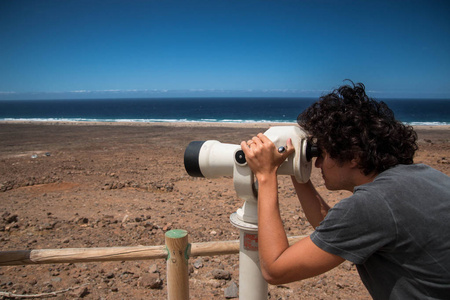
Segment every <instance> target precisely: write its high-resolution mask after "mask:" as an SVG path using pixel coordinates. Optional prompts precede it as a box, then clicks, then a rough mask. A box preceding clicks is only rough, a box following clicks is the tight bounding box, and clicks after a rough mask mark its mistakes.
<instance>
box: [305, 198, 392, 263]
mask: <svg viewBox="0 0 450 300" xmlns="http://www.w3.org/2000/svg"><path fill="white" fill-rule="evenodd" d="M366 194H367V193H364V192H363V191H362V192H361V191H360V193H359V194H354V195H353V196H351V197H349V198H346V199H343V200H341V201H340V202H339V203H337V204H336V205H335V206H334V207H333V208H332V209H330V210H329V211H328V214H327V216H326V217H325V219H324V220H323V221H322V222H321V223H320V225H319V226H318V227H317V228H316V230H315V231H314V232H313V234H312V235H311V240H312V241H313V243H314V244H316V245H317V246H318V247H319V248H321V249H322V250H324V251H326V252H329V253H332V254H335V255H338V256H340V257H342V258H344V259H346V260H349V261H351V262H353V263H355V264H362V263H364V262H365V261H366V259H367V258H368V257H369V256H371V255H372V254H373V253H374V252H375V251H379V250H381V251H383V250H385V251H388V250H389V248H391V247H393V245H394V244H395V242H396V237H397V228H396V225H395V220H394V217H393V214H392V212H391V209H390V208H389V206H388V205H387V203H386V202H385V201H383V200H382V199H377V198H376V197H373V195H372V196H371V197H370V198H369V197H367V195H366Z"/></svg>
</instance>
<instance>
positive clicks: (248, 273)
mask: <svg viewBox="0 0 450 300" xmlns="http://www.w3.org/2000/svg"><path fill="white" fill-rule="evenodd" d="M230 222H231V224H232V225H234V226H235V227H237V228H239V299H248V300H266V299H267V295H268V287H267V282H266V281H265V279H264V278H263V276H262V273H261V269H260V266H259V253H258V225H256V224H252V223H248V222H244V221H242V220H241V219H240V218H239V217H238V214H237V213H233V214H232V215H231V216H230Z"/></svg>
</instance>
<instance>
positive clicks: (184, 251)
mask: <svg viewBox="0 0 450 300" xmlns="http://www.w3.org/2000/svg"><path fill="white" fill-rule="evenodd" d="M166 247H167V252H168V257H167V299H168V300H188V299H189V273H188V272H189V270H188V258H189V255H190V245H189V243H188V233H187V231H186V230H182V229H173V230H170V231H168V232H166Z"/></svg>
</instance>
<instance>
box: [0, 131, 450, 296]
mask: <svg viewBox="0 0 450 300" xmlns="http://www.w3.org/2000/svg"><path fill="white" fill-rule="evenodd" d="M270 125H272V124H247V125H245V126H244V125H238V124H234V125H231V124H194V123H189V124H187V123H179V124H106V123H105V124H95V123H49V122H47V123H32V122H30V123H27V122H4V123H1V124H0V215H1V217H0V247H1V248H0V249H1V250H3V251H5V250H30V249H61V248H91V247H116V246H136V245H146V246H156V245H163V244H164V233H165V232H166V231H167V230H170V229H175V228H178V229H185V230H187V231H188V232H189V240H190V242H191V243H196V242H206V241H224V240H236V239H238V238H239V231H238V230H237V229H236V228H235V227H233V226H232V225H231V224H230V222H229V217H230V214H231V213H233V212H235V211H236V210H237V209H238V208H239V207H241V206H242V204H243V203H242V201H241V200H239V199H237V197H236V195H235V191H234V188H233V183H232V178H231V177H223V178H217V179H205V178H192V177H190V176H189V175H188V174H187V173H186V172H185V169H184V164H183V154H184V150H185V148H186V146H187V145H188V144H189V142H190V141H193V140H210V139H215V140H219V141H221V142H225V143H233V144H238V143H239V142H240V141H241V140H247V139H248V138H250V137H251V136H253V135H255V134H257V133H258V132H264V131H265V130H267V128H268V127H269V126H270ZM285 125H286V124H285ZM416 129H417V132H418V135H419V146H420V150H419V151H418V153H417V155H416V158H415V161H416V163H426V164H428V165H431V166H433V167H434V168H436V169H438V170H440V171H442V172H444V173H446V174H450V169H449V166H450V165H449V161H450V130H449V129H450V128H449V127H448V126H441V127H438V126H433V127H417V128H416ZM279 178H280V199H282V200H281V211H282V218H283V220H284V224H285V228H286V231H287V233H288V235H303V234H309V233H311V230H312V229H311V227H310V226H309V224H308V222H307V221H306V219H305V217H304V214H303V213H302V211H301V209H300V205H299V203H298V201H297V199H296V195H295V193H294V191H293V188H292V187H291V184H290V179H289V178H288V177H287V176H280V177H279ZM312 180H313V182H314V183H315V184H316V185H317V187H318V190H319V191H320V192H321V193H322V195H323V196H324V197H325V198H326V199H328V200H329V202H330V204H334V203H336V200H338V199H340V198H342V197H345V196H346V195H347V193H345V192H329V191H327V190H326V189H325V188H324V186H323V182H322V179H321V178H320V175H319V173H318V171H317V170H315V169H313V173H312ZM238 266H239V259H238V255H223V256H212V257H201V258H191V259H190V260H189V268H190V277H189V278H190V279H189V285H190V296H191V299H211V298H213V297H217V298H218V299H224V298H225V295H224V290H225V289H226V288H227V287H229V286H231V285H234V284H239V272H238V269H239V268H238ZM218 270H219V271H220V272H219V271H218ZM217 274H222V275H223V276H218V275H217ZM166 284H167V282H166V262H165V260H164V259H162V260H161V259H160V260H145V261H128V262H92V263H73V264H46V265H27V266H4V267H0V290H1V291H3V292H10V293H15V294H22V295H25V294H28V295H30V294H42V293H50V292H54V291H62V290H67V289H73V290H69V291H66V292H62V293H61V294H59V296H57V297H56V298H59V299H76V298H85V299H166V298H167V289H166ZM0 297H1V296H0ZM269 299H370V297H369V295H368V293H367V291H366V290H365V288H364V286H363V285H362V283H361V282H360V279H359V276H358V274H357V272H356V269H355V266H353V265H352V264H350V263H344V264H343V265H341V266H339V267H338V268H336V269H334V270H332V271H330V272H328V273H326V274H323V275H321V276H318V277H315V278H312V279H308V280H305V281H302V282H296V283H291V284H286V285H280V286H271V285H270V286H269Z"/></svg>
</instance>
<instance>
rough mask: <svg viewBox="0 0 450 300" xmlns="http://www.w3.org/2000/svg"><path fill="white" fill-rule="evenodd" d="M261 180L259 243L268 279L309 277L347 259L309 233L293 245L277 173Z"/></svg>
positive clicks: (263, 271)
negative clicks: (280, 203)
mask: <svg viewBox="0 0 450 300" xmlns="http://www.w3.org/2000/svg"><path fill="white" fill-rule="evenodd" d="M258 184H259V191H258V195H259V196H258V247H259V255H260V263H261V271H262V274H263V277H264V279H265V280H266V281H267V282H269V283H270V284H282V283H288V282H293V281H297V280H302V279H306V278H309V277H313V276H316V275H319V274H322V273H324V272H327V271H329V270H331V269H333V268H335V267H336V266H338V265H339V264H341V263H342V262H343V261H344V259H343V258H341V257H339V256H337V255H334V254H331V253H328V252H325V251H323V250H322V249H320V248H319V247H317V246H316V245H315V244H314V243H313V242H312V241H311V239H310V238H309V237H307V238H304V239H302V240H301V241H299V242H297V243H295V244H294V245H292V246H290V247H289V244H288V241H287V237H286V232H285V231H284V226H283V222H282V219H281V216H280V211H279V207H278V196H277V194H278V190H277V179H276V175H275V176H270V177H268V178H260V179H258Z"/></svg>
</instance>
